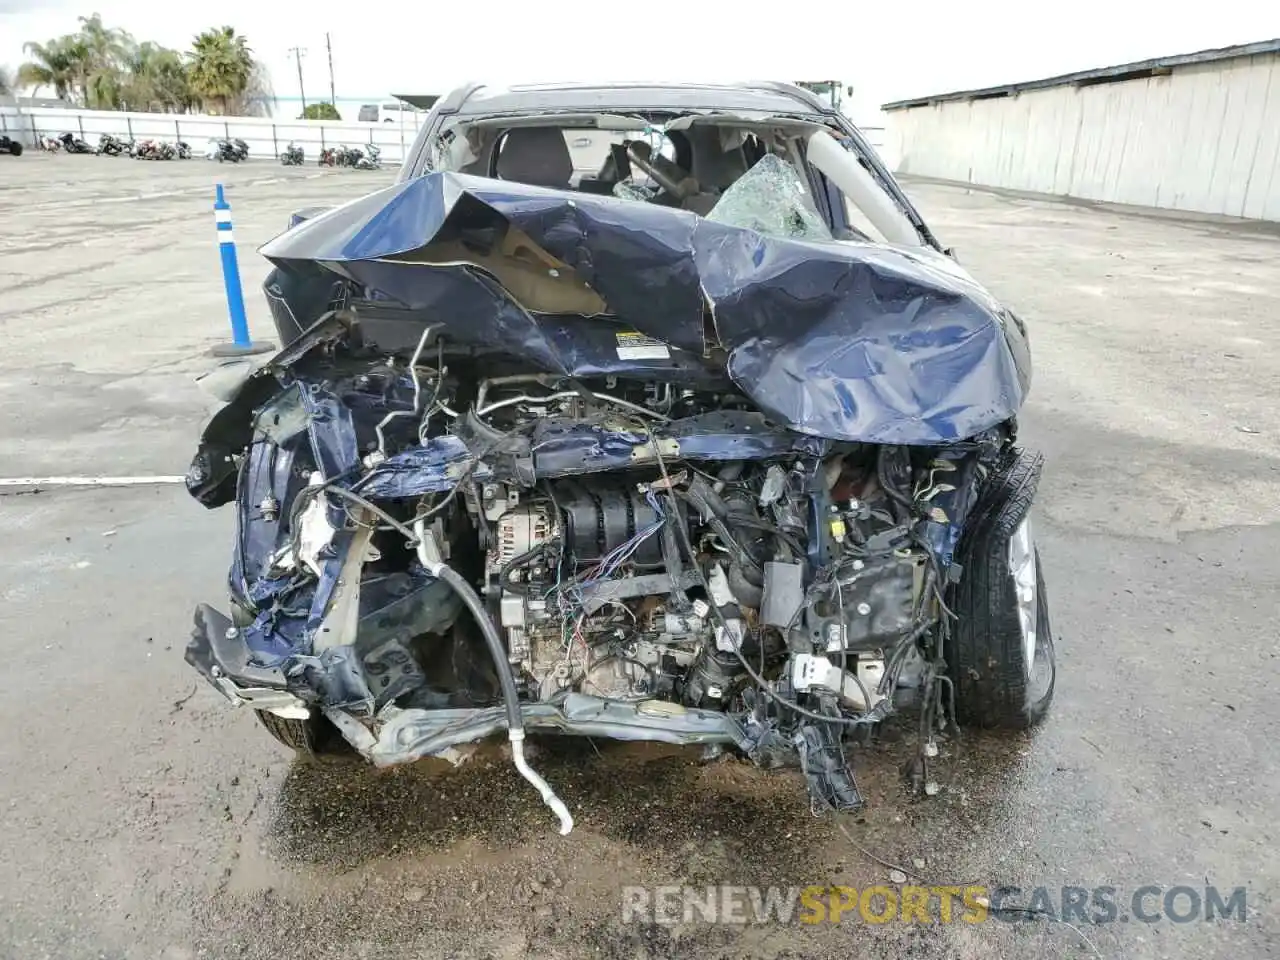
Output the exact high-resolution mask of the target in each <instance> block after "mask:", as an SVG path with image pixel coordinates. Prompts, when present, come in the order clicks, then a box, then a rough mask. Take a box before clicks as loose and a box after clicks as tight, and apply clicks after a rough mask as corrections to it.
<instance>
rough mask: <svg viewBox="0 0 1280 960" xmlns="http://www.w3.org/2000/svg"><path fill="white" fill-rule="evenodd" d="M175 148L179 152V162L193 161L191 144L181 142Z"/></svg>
mask: <svg viewBox="0 0 1280 960" xmlns="http://www.w3.org/2000/svg"><path fill="white" fill-rule="evenodd" d="M174 146H175V148H176V149H177V151H178V159H179V160H190V159H191V144H189V143H187V141H185V140H179V141H178V142H177V143H176V144H174Z"/></svg>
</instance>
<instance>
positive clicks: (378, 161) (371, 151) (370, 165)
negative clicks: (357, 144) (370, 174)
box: [354, 143, 382, 170]
mask: <svg viewBox="0 0 1280 960" xmlns="http://www.w3.org/2000/svg"><path fill="white" fill-rule="evenodd" d="M364 149H365V155H364V156H362V157H358V158H357V159H356V162H355V164H354V166H355V168H356V169H357V170H381V169H382V151H381V150H380V149H379V148H378V147H375V146H374V145H373V144H372V143H371V144H369V145H368V146H366V147H365V148H364ZM356 152H357V153H359V152H360V151H358V150H357V151H356Z"/></svg>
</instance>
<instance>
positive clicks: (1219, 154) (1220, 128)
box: [884, 39, 1280, 220]
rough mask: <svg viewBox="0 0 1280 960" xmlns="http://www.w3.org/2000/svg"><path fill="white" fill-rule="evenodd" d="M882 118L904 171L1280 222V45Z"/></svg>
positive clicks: (962, 99)
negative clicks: (886, 118) (885, 119)
mask: <svg viewBox="0 0 1280 960" xmlns="http://www.w3.org/2000/svg"><path fill="white" fill-rule="evenodd" d="M884 110H885V111H886V114H887V117H888V127H889V136H888V141H889V145H890V150H891V152H892V153H893V154H894V155H895V156H896V157H897V158H898V160H897V169H898V172H900V173H906V174H916V175H918V176H925V177H937V178H941V179H944V180H955V181H961V182H967V183H974V184H982V185H984V186H993V187H1005V188H1009V189H1014V190H1026V191H1032V192H1036V193H1048V194H1057V195H1060V196H1070V197H1080V198H1082V199H1087V200H1103V201H1108V202H1112V203H1131V204H1140V205H1143V206H1149V207H1164V208H1167V209H1172V210H1188V211H1196V212H1200V213H1215V214H1226V215H1228V216H1233V217H1249V218H1253V219H1263V220H1280V39H1277V40H1268V41H1265V42H1262V43H1251V44H1245V45H1242V46H1236V47H1224V48H1222V49H1218V50H1204V51H1201V52H1199V53H1190V54H1184V55H1182V56H1174V57H1161V58H1158V59H1155V60H1145V61H1143V62H1141V63H1126V64H1122V65H1120V66H1115V67H1105V68H1102V69H1098V70H1085V71H1082V72H1080V73H1071V74H1066V75H1064V76H1060V77H1051V78H1049V79H1047V80H1035V81H1030V82H1027V83H1015V84H1011V85H1009V86H1002V87H989V88H986V89H983V90H965V91H960V92H956V93H945V94H939V95H936V96H929V97H920V98H917V99H913V100H902V101H898V102H896V103H889V104H885V106H884Z"/></svg>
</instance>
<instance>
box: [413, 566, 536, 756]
mask: <svg viewBox="0 0 1280 960" xmlns="http://www.w3.org/2000/svg"><path fill="white" fill-rule="evenodd" d="M432 567H434V569H431V568H429V572H430V573H431V575H432V576H434V577H436V578H437V579H439V580H443V581H444V582H445V583H447V584H448V585H449V586H450V587H451V588H452V589H453V592H454V593H456V594H457V595H458V596H459V597H461V598H462V602H463V603H464V604H466V607H467V609H468V610H470V611H471V616H472V617H474V618H475V621H476V624H477V625H479V627H480V632H481V633H482V634H484V642H485V644H486V645H487V646H488V647H489V655H490V656H492V657H493V665H494V668H495V669H496V670H497V672H498V683H500V684H501V685H502V700H503V704H504V705H505V706H506V709H507V728H508V729H510V730H523V729H524V717H523V716H522V715H521V713H520V693H519V691H517V690H516V678H515V675H514V674H513V673H512V672H511V664H510V663H508V662H507V648H506V645H505V644H504V643H503V642H502V637H500V636H499V635H498V628H497V627H495V626H494V625H493V618H492V617H490V616H489V611H488V610H486V609H485V608H484V603H483V602H482V601H481V600H480V596H479V594H477V593H476V592H475V590H473V589H472V587H471V584H469V583H467V581H466V580H464V579H462V576H461V574H459V573H458V571H456V570H454V569H453V567H451V566H449V565H448V564H445V563H437V564H432Z"/></svg>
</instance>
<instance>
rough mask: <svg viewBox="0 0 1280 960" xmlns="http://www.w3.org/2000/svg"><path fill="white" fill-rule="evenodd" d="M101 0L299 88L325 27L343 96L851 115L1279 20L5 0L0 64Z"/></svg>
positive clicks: (285, 88) (111, 12)
mask: <svg viewBox="0 0 1280 960" xmlns="http://www.w3.org/2000/svg"><path fill="white" fill-rule="evenodd" d="M553 10H555V11H558V12H555V13H554V14H553V15H551V16H548V15H547V13H548V11H553ZM94 11H97V12H99V13H101V14H102V16H103V19H104V21H105V22H106V23H107V25H108V26H117V27H123V28H125V29H126V30H128V31H130V32H131V33H133V34H134V35H135V36H136V37H137V38H138V39H140V40H143V39H149V40H155V41H158V42H160V43H163V44H165V45H166V46H172V47H179V48H184V49H185V48H186V47H187V46H189V44H190V41H191V38H192V36H193V35H194V34H195V33H197V32H198V31H199V30H201V29H204V28H207V27H210V26H215V25H220V24H223V23H226V24H230V25H232V26H234V27H235V28H236V30H238V31H240V32H241V33H244V34H245V35H246V36H247V37H248V39H249V42H250V45H251V46H252V47H253V50H254V52H255V54H256V55H257V56H258V57H259V59H261V60H262V61H264V62H265V63H266V64H267V67H268V68H269V70H270V71H271V77H272V81H273V83H274V86H275V90H276V93H277V94H280V95H288V96H296V95H297V92H298V90H297V87H298V81H297V74H296V72H295V70H294V67H293V61H292V60H291V59H290V57H289V54H288V50H289V48H290V47H294V46H300V47H305V48H306V49H307V55H306V57H305V58H304V60H303V74H304V80H305V84H306V88H307V90H308V91H309V99H310V98H311V97H316V96H318V95H320V94H321V93H322V92H325V93H327V88H328V71H327V65H326V61H325V51H324V34H325V31H326V30H327V31H329V32H330V34H331V35H332V38H333V45H334V51H333V56H334V69H335V73H336V77H337V90H338V97H339V99H350V98H355V99H376V98H381V97H383V96H385V95H386V94H388V93H391V92H393V91H394V92H408V91H412V92H418V93H435V92H441V91H443V90H445V89H447V88H449V87H451V86H453V85H455V84H457V83H459V82H461V81H463V80H467V79H486V80H492V81H495V82H503V81H515V80H531V81H532V80H565V79H574V80H576V79H654V78H663V79H696V80H714V79H741V78H770V79H785V80H818V79H832V78H834V79H840V80H842V81H844V82H845V83H848V84H852V85H853V86H854V88H855V99H856V101H857V103H856V106H855V107H854V109H853V110H851V111H850V112H852V113H854V114H855V116H857V115H858V114H859V113H862V112H865V111H866V110H868V109H870V110H874V109H875V106H876V105H878V104H879V103H881V102H883V101H886V100H893V99H901V98H904V97H909V96H914V95H918V94H926V93H937V92H941V91H945V90H952V89H960V88H965V87H976V86H987V85H991V84H996V83H1005V82H1013V81H1017V80H1028V79H1034V78H1037V77H1044V76H1050V75H1053V74H1055V73H1064V72H1068V71H1071V70H1077V69H1086V68H1089V67H1095V66H1105V65H1108V64H1113V63H1122V62H1125V61H1129V60H1140V59H1144V58H1147V57H1153V56H1161V55H1165V54H1174V53H1186V52H1190V51H1193V50H1200V49H1203V48H1206V47H1215V46H1225V45H1229V44H1234V43H1248V42H1252V41H1257V40H1266V39H1271V38H1273V37H1277V36H1280V4H1277V3H1275V2H1266V0H1262V2H1259V0H1214V2H1212V3H1205V4H1194V5H1192V4H1181V5H1177V4H1171V3H1169V2H1163V3H1158V2H1154V0H1075V2H1071V3H1035V2H1027V0H954V2H935V0H915V2H909V3H902V2H880V3H866V2H861V3H859V2H853V3H850V2H847V0H808V2H801V3H796V2H783V0H751V2H750V3H744V4H740V5H735V4H732V3H730V2H725V0H678V2H672V0H663V2H655V3H652V4H646V3H645V2H644V0H633V2H631V3H628V4H626V5H620V4H614V5H609V4H605V5H603V6H602V5H600V4H598V3H569V4H563V5H557V6H551V5H548V4H545V3H512V2H511V0H501V2H499V3H494V4H480V3H473V2H447V0H446V2H439V0H434V2H423V3H404V2H403V0H402V2H399V3H391V2H387V0H312V2H310V3H307V4H297V3H294V4H287V5H286V4H283V3H272V2H269V0H221V2H219V3H217V4H203V3H198V4H186V3H180V2H170V3H159V2H157V0H99V2H97V3H92V2H91V3H90V4H88V5H86V4H84V3H81V2H70V0H0V65H6V64H7V65H8V66H10V67H16V66H17V65H18V63H20V62H21V60H22V58H23V57H22V45H23V43H24V42H25V41H27V40H40V41H44V40H47V39H49V38H51V37H54V36H58V35H60V34H63V33H67V32H69V31H71V30H74V29H75V28H76V25H77V24H76V17H77V16H78V15H81V14H89V13H92V12H94ZM648 11H652V12H648ZM750 11H754V12H750ZM764 11H769V12H768V13H765V12H764Z"/></svg>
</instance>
